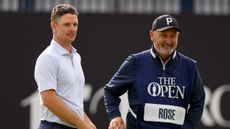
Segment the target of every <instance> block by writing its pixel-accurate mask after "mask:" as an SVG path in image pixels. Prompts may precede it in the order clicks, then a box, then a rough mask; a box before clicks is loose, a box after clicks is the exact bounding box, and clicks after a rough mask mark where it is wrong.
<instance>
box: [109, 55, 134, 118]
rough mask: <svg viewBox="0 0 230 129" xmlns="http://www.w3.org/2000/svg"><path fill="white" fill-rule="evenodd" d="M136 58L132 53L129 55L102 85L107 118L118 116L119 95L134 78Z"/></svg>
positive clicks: (132, 83)
mask: <svg viewBox="0 0 230 129" xmlns="http://www.w3.org/2000/svg"><path fill="white" fill-rule="evenodd" d="M135 63H136V59H135V57H134V56H133V55H131V56H129V57H128V58H127V59H126V60H125V62H124V63H123V64H122V65H121V67H120V68H119V70H118V71H117V72H116V74H115V75H114V76H113V77H112V79H111V80H110V81H109V83H108V84H106V85H105V87H104V102H105V108H106V111H107V113H108V116H109V119H110V120H112V119H113V118H116V117H120V116H121V114H120V111H119V104H120V101H121V100H120V98H119V97H120V96H121V95H123V94H124V93H125V92H126V91H127V90H128V89H129V88H130V87H131V86H132V85H134V84H135V81H136V80H135V79H136V64H135Z"/></svg>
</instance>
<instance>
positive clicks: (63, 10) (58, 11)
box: [51, 4, 78, 21]
mask: <svg viewBox="0 0 230 129" xmlns="http://www.w3.org/2000/svg"><path fill="white" fill-rule="evenodd" d="M67 13H70V14H75V15H78V11H77V9H76V8H75V7H74V6H72V5H70V4H59V5H57V6H56V7H54V8H53V9H52V12H51V21H54V20H56V19H57V18H59V17H61V16H63V15H65V14H67Z"/></svg>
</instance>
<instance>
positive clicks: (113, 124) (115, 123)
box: [108, 116, 125, 129]
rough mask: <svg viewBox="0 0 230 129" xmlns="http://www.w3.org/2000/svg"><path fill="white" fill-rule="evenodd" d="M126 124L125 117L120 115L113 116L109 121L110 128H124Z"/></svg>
mask: <svg viewBox="0 0 230 129" xmlns="http://www.w3.org/2000/svg"><path fill="white" fill-rule="evenodd" d="M124 128H125V124H124V121H123V119H122V118H121V117H120V116H119V117H115V118H113V119H112V120H111V121H110V123H109V128H108V129H124Z"/></svg>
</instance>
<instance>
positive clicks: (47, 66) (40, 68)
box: [34, 55, 58, 93]
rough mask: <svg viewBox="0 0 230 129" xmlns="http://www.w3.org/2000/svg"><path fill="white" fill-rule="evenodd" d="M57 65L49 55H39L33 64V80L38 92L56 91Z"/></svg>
mask: <svg viewBox="0 0 230 129" xmlns="http://www.w3.org/2000/svg"><path fill="white" fill-rule="evenodd" d="M57 68H58V67H57V63H55V60H54V57H52V56H50V55H41V56H39V57H38V59H37V62H36V64H35V71H34V78H35V81H36V83H37V86H38V91H39V92H40V93H41V92H42V91H45V90H49V89H54V90H57V72H58V71H57V70H58V69H57Z"/></svg>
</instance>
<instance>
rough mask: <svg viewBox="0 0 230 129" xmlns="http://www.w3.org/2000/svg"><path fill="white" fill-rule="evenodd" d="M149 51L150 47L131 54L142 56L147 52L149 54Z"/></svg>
mask: <svg viewBox="0 0 230 129" xmlns="http://www.w3.org/2000/svg"><path fill="white" fill-rule="evenodd" d="M150 51H151V49H147V50H144V51H140V52H137V53H134V54H133V55H134V56H136V57H139V56H143V55H148V54H150Z"/></svg>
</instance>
